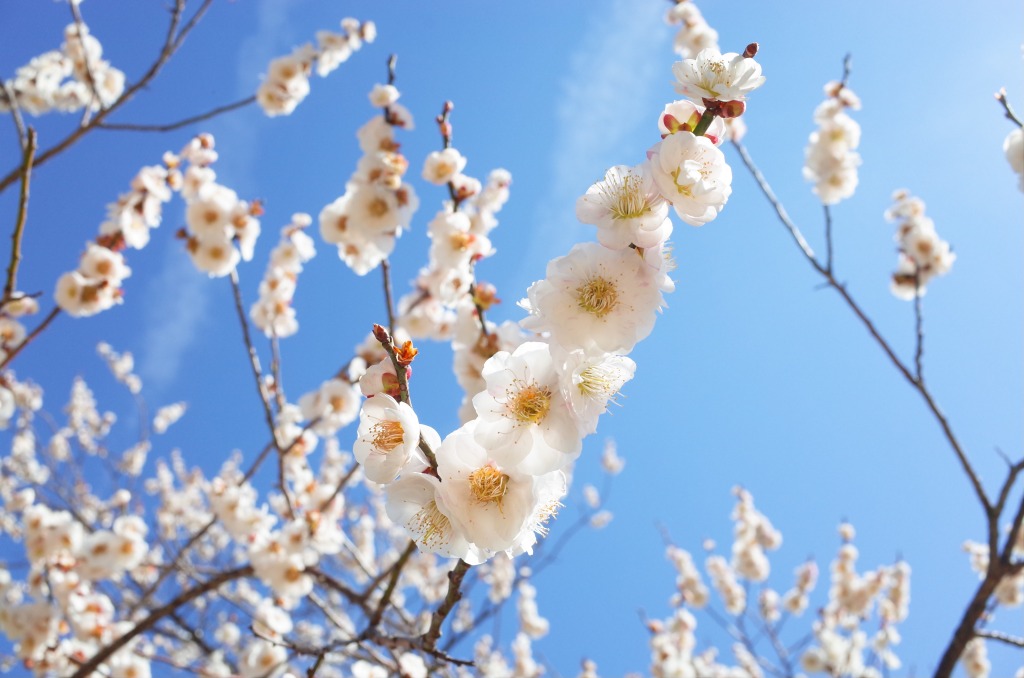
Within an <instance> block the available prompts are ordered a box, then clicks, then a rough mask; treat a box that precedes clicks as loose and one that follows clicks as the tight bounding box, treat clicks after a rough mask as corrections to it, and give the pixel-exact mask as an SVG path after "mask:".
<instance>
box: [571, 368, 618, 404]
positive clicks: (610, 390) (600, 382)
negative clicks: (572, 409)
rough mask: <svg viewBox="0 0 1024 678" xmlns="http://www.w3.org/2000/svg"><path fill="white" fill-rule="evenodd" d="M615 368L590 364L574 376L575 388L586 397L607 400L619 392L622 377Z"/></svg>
mask: <svg viewBox="0 0 1024 678" xmlns="http://www.w3.org/2000/svg"><path fill="white" fill-rule="evenodd" d="M620 377H621V375H620V373H619V372H618V371H617V370H614V369H612V368H610V367H607V366H604V365H590V366H588V367H587V368H586V369H584V370H581V371H580V373H579V374H578V375H577V377H576V388H578V389H579V390H580V395H582V396H584V397H586V398H594V399H598V398H600V399H603V400H609V399H611V398H614V397H615V396H616V395H618V393H619V385H620V382H621V381H622V379H621V378H620Z"/></svg>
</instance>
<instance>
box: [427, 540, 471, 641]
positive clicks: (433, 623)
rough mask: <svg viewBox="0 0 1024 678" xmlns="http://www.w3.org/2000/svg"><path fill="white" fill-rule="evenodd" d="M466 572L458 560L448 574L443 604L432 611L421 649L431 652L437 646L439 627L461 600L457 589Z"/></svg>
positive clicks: (466, 565) (466, 569) (467, 569)
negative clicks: (446, 591)
mask: <svg viewBox="0 0 1024 678" xmlns="http://www.w3.org/2000/svg"><path fill="white" fill-rule="evenodd" d="M468 571H469V565H468V564H466V561H464V560H462V559H461V558H460V559H459V562H458V563H456V564H455V567H454V568H452V570H451V572H449V573H448V593H447V594H446V595H445V597H444V602H443V603H441V606H440V607H438V608H437V610H435V611H434V615H433V616H432V617H431V618H430V629H429V630H428V631H427V632H426V633H425V634H424V635H423V647H424V648H426V649H427V651H433V650H434V648H435V647H436V646H437V640H438V639H439V638H440V637H441V625H442V624H444V620H445V618H446V617H447V616H448V613H450V612H451V611H452V608H454V607H455V604H456V603H458V602H459V601H460V600H461V599H462V591H460V590H459V589H460V587H461V586H462V580H463V579H465V577H466V572H468Z"/></svg>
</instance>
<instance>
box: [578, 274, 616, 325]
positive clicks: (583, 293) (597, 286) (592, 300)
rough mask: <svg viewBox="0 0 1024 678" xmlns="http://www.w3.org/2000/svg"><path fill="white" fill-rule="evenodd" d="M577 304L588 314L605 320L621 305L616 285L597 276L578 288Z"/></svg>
mask: <svg viewBox="0 0 1024 678" xmlns="http://www.w3.org/2000/svg"><path fill="white" fill-rule="evenodd" d="M576 302H577V303H578V304H579V306H580V308H582V309H583V310H584V311H586V312H587V313H590V314H592V315H596V316H597V317H598V318H603V317H605V316H606V315H608V314H609V313H611V312H612V311H614V310H615V307H616V306H618V305H619V290H618V289H617V288H616V287H615V283H613V282H611V281H610V280H608V279H607V278H602V277H601V276H597V277H594V278H591V279H590V280H588V281H586V282H585V283H583V284H582V285H580V286H579V287H577V288H576Z"/></svg>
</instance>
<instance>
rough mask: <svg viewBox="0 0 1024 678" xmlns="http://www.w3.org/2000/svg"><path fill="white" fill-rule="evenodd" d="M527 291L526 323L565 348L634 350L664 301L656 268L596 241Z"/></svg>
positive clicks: (574, 251)
mask: <svg viewBox="0 0 1024 678" xmlns="http://www.w3.org/2000/svg"><path fill="white" fill-rule="evenodd" d="M674 136H675V135H674ZM709 143H710V142H709ZM527 293H528V295H529V301H528V302H527V306H528V310H529V311H530V313H531V314H532V315H531V316H530V317H528V318H526V319H524V320H523V321H522V323H521V324H522V326H523V327H524V328H526V329H529V330H534V331H536V332H544V331H548V332H551V340H552V343H556V344H558V345H560V346H561V347H562V348H563V349H565V350H566V351H573V350H575V349H584V350H593V351H604V352H607V353H619V354H625V353H629V352H630V351H631V350H633V347H634V346H635V345H636V343H637V342H638V341H640V340H641V339H643V338H644V337H646V336H647V335H648V334H650V333H651V330H652V329H653V328H654V320H655V316H656V312H657V310H658V309H659V308H660V307H661V305H662V297H661V290H660V289H659V287H658V280H657V278H656V277H655V275H654V271H653V270H652V269H651V268H650V267H649V266H647V264H645V263H644V261H643V259H642V258H641V257H640V255H639V254H637V253H636V252H635V251H634V250H631V249H627V250H609V249H607V248H605V247H602V246H600V245H598V244H597V243H581V244H578V245H576V246H574V247H573V248H572V250H571V251H570V252H569V254H568V255H566V256H564V257H559V258H557V259H554V260H552V261H551V262H550V263H549V264H548V270H547V277H546V278H545V279H544V280H541V281H539V282H535V283H534V284H533V285H531V286H530V289H529V290H528V292H527Z"/></svg>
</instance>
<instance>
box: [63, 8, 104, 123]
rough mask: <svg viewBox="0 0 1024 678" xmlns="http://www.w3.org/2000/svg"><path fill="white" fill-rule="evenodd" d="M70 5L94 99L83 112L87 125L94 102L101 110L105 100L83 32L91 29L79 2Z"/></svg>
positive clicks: (90, 90) (83, 119)
mask: <svg viewBox="0 0 1024 678" xmlns="http://www.w3.org/2000/svg"><path fill="white" fill-rule="evenodd" d="M68 5H69V6H70V7H71V18H72V20H73V21H74V22H75V27H76V28H77V29H78V43H79V46H80V47H81V49H82V61H84V62H85V79H86V80H87V81H88V82H87V83H86V84H88V85H89V92H90V93H91V94H92V98H93V101H90V102H89V103H88V104H86V106H85V111H84V112H83V113H82V124H83V125H87V124H88V123H89V116H90V115H91V112H92V104H93V102H95V103H96V107H97V108H99V109H100V110H101V111H102V110H103V100H102V99H101V98H100V93H99V90H97V89H96V76H95V75H94V74H93V70H92V64H91V63H90V62H89V50H88V49H86V47H85V37H84V35H83V32H87V31H88V30H89V29H88V28H86V26H85V22H84V21H83V20H82V12H81V10H79V9H78V3H77V2H69V3H68Z"/></svg>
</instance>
